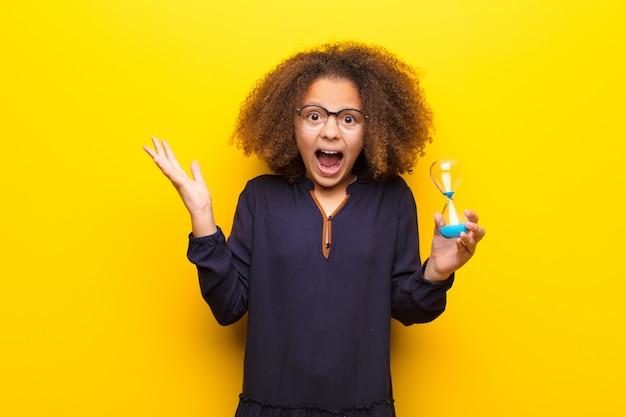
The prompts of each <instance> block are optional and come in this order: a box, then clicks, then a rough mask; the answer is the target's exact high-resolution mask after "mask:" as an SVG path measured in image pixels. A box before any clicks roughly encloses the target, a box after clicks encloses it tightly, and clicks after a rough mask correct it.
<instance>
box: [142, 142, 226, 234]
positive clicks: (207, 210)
mask: <svg viewBox="0 0 626 417" xmlns="http://www.w3.org/2000/svg"><path fill="white" fill-rule="evenodd" d="M152 143H153V144H154V149H152V148H151V147H149V146H144V147H143V149H144V150H145V151H146V152H147V153H148V155H150V156H151V157H152V160H153V161H154V163H155V164H156V165H157V166H158V167H159V169H160V170H161V172H163V174H164V175H165V176H166V177H167V178H168V179H169V180H170V181H171V183H172V185H173V186H174V188H175V189H176V191H177V192H178V194H179V195H180V197H181V199H182V200H183V203H184V204H185V207H186V208H187V211H189V214H190V215H191V222H192V230H193V231H192V233H193V235H194V236H196V237H198V236H205V235H210V234H213V233H215V232H216V231H217V227H216V225H215V219H214V217H213V205H212V199H211V193H210V192H209V189H208V187H207V185H206V182H205V181H204V178H203V177H202V171H201V170H200V165H199V164H198V162H196V161H193V162H192V163H191V174H192V176H191V177H189V175H187V172H185V170H184V169H183V168H181V166H180V164H179V163H178V161H177V160H176V156H175V155H174V152H173V151H172V149H171V148H170V146H169V144H168V143H167V142H166V141H160V140H159V139H157V138H152Z"/></svg>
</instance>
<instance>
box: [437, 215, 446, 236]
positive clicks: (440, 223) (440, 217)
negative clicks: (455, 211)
mask: <svg viewBox="0 0 626 417" xmlns="http://www.w3.org/2000/svg"><path fill="white" fill-rule="evenodd" d="M445 225H446V221H445V220H444V218H443V215H442V214H441V213H435V236H439V235H441V233H439V229H441V228H442V227H444V226H445Z"/></svg>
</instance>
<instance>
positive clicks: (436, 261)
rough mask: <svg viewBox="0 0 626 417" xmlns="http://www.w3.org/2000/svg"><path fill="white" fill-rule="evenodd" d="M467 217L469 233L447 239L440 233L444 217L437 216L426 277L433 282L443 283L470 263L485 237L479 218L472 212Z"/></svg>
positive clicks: (468, 211)
mask: <svg viewBox="0 0 626 417" xmlns="http://www.w3.org/2000/svg"><path fill="white" fill-rule="evenodd" d="M464 214H465V216H466V217H467V220H468V221H467V222H466V223H465V227H466V228H467V233H461V236H460V237H458V238H456V239H446V238H444V237H443V236H441V234H440V233H439V228H441V227H443V226H445V222H444V220H443V216H441V214H439V213H436V214H435V233H434V236H433V243H432V248H431V253H430V257H429V259H428V263H427V264H426V270H425V271H424V277H425V278H426V279H428V280H431V281H442V280H444V279H446V278H448V277H449V276H450V274H452V273H453V272H454V271H456V270H457V269H459V268H460V267H462V266H463V265H465V264H466V263H467V261H469V260H470V259H471V258H472V256H473V255H474V253H475V252H476V246H477V245H478V242H480V241H481V239H482V238H483V237H484V236H485V229H484V228H482V227H481V226H479V225H478V216H477V215H476V213H474V212H473V211H471V210H465V211H464Z"/></svg>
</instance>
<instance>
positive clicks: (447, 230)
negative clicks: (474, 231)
mask: <svg viewBox="0 0 626 417" xmlns="http://www.w3.org/2000/svg"><path fill="white" fill-rule="evenodd" d="M461 232H465V233H467V227H465V225H464V224H451V225H448V226H444V227H442V228H441V229H439V233H441V236H443V237H445V238H446V239H451V238H453V237H459V236H461Z"/></svg>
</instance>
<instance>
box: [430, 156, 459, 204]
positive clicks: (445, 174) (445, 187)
mask: <svg viewBox="0 0 626 417" xmlns="http://www.w3.org/2000/svg"><path fill="white" fill-rule="evenodd" d="M430 178H432V180H433V182H434V183H435V185H436V186H437V188H438V189H439V191H441V192H442V193H443V195H445V196H446V197H448V198H452V196H453V195H454V193H455V192H456V189H457V187H458V186H459V183H460V182H461V166H460V165H459V163H458V161H455V160H454V159H441V160H439V161H435V162H434V163H433V164H432V165H431V166H430Z"/></svg>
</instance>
